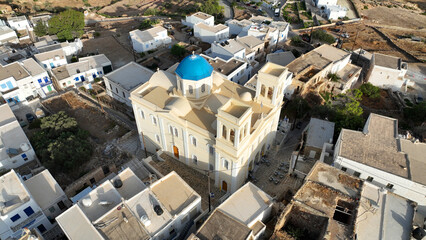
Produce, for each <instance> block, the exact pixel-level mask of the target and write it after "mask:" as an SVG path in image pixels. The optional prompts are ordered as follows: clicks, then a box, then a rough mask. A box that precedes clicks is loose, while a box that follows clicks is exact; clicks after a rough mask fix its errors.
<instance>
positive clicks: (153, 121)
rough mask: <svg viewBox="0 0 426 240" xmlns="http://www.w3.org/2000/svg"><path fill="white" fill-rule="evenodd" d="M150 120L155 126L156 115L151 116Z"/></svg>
mask: <svg viewBox="0 0 426 240" xmlns="http://www.w3.org/2000/svg"><path fill="white" fill-rule="evenodd" d="M151 121H152V124H154V125H155V126H157V118H156V117H154V116H151Z"/></svg>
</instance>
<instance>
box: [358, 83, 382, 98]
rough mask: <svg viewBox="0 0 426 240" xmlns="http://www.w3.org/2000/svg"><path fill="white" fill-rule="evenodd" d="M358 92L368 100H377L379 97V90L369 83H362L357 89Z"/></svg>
mask: <svg viewBox="0 0 426 240" xmlns="http://www.w3.org/2000/svg"><path fill="white" fill-rule="evenodd" d="M359 90H361V92H362V93H363V94H364V95H365V96H367V97H370V98H379V97H380V88H379V87H376V86H374V85H373V84H371V83H364V84H362V85H361V87H360V88H359Z"/></svg>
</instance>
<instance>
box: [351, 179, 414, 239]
mask: <svg viewBox="0 0 426 240" xmlns="http://www.w3.org/2000/svg"><path fill="white" fill-rule="evenodd" d="M360 203H361V204H360V205H359V209H358V216H357V219H356V227H355V229H356V230H355V231H356V234H357V237H358V239H404V240H405V239H406V240H409V239H410V236H411V229H412V224H413V217H414V207H413V203H412V202H411V201H410V200H408V199H406V198H403V197H401V196H398V195H396V194H393V193H391V192H388V191H386V190H381V189H380V188H379V187H376V186H374V185H372V184H369V183H367V182H366V183H365V184H364V188H363V190H362V192H361V201H360Z"/></svg>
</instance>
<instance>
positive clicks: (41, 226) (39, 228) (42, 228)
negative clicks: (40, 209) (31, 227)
mask: <svg viewBox="0 0 426 240" xmlns="http://www.w3.org/2000/svg"><path fill="white" fill-rule="evenodd" d="M37 229H38V230H39V231H40V233H44V232H46V230H47V229H46V228H45V227H44V225H43V224H40V225H38V227H37Z"/></svg>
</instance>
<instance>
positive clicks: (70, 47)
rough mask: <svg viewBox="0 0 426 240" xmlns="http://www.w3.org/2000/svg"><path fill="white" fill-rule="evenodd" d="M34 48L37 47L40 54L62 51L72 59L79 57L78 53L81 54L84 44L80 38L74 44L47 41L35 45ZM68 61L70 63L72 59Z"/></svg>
mask: <svg viewBox="0 0 426 240" xmlns="http://www.w3.org/2000/svg"><path fill="white" fill-rule="evenodd" d="M34 46H35V47H36V49H37V52H38V53H44V52H50V51H53V50H57V49H62V50H63V51H64V53H65V56H66V57H68V58H70V57H71V56H74V55H78V53H80V52H81V50H82V49H83V42H82V41H81V40H80V39H79V38H77V39H75V40H74V41H72V42H68V41H65V42H62V43H56V42H48V41H47V40H42V41H39V42H36V43H34ZM67 60H68V61H69V60H70V59H67Z"/></svg>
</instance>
